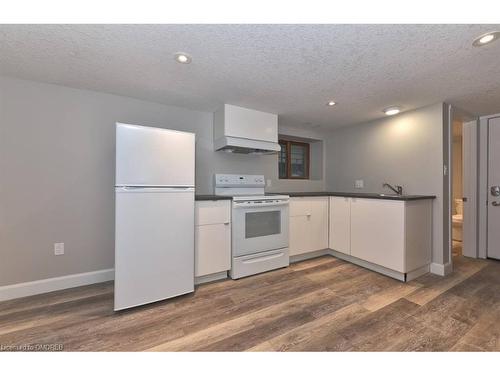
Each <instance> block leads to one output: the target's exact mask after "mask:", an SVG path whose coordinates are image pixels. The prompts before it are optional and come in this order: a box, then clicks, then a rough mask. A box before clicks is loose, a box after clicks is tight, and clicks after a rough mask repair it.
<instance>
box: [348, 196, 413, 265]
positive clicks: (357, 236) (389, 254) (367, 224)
mask: <svg viewBox="0 0 500 375" xmlns="http://www.w3.org/2000/svg"><path fill="white" fill-rule="evenodd" d="M404 250H405V202H404V201H390V200H381V199H357V198H352V199H351V255H352V256H354V257H356V258H360V259H363V260H366V261H368V262H371V263H375V264H378V265H380V266H383V267H386V268H390V269H392V270H395V271H398V272H405V264H404V258H405V257H404V254H405V251H404Z"/></svg>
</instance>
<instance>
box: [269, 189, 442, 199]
mask: <svg viewBox="0 0 500 375" xmlns="http://www.w3.org/2000/svg"><path fill="white" fill-rule="evenodd" d="M271 194H283V195H289V196H290V198H297V197H348V198H365V199H385V200H393V201H415V200H425V199H436V196H435V195H402V196H397V195H384V196H381V195H379V194H377V193H348V192H325V191H322V192H313V191H311V192H283V193H282V192H279V193H274V192H273V193H271Z"/></svg>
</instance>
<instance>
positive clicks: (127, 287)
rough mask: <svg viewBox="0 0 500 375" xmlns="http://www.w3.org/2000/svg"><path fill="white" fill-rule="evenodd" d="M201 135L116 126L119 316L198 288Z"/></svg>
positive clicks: (116, 285) (116, 245) (116, 250)
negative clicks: (196, 217)
mask: <svg viewBox="0 0 500 375" xmlns="http://www.w3.org/2000/svg"><path fill="white" fill-rule="evenodd" d="M194 163H195V135H194V134H193V133H186V132H180V131H175V130H168V129H161V128H152V127H146V126H138V125H129V124H120V123H117V124H116V179H115V307H114V309H115V311H117V310H122V309H126V308H129V307H134V306H139V305H143V304H146V303H150V302H155V301H159V300H163V299H166V298H170V297H175V296H178V295H181V294H185V293H189V292H192V291H193V290H194Z"/></svg>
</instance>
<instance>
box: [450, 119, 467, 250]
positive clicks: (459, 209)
mask: <svg viewBox="0 0 500 375" xmlns="http://www.w3.org/2000/svg"><path fill="white" fill-rule="evenodd" d="M463 148H464V144H463V122H462V121H460V120H454V121H453V123H452V142H451V153H452V158H451V159H452V181H451V243H452V245H451V253H452V259H453V258H455V257H457V256H462V255H463V223H464V194H463V191H464V189H463V181H464V179H463V175H464V173H463V172H464V167H463V153H464V150H463Z"/></svg>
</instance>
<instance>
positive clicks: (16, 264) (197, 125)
mask: <svg viewBox="0 0 500 375" xmlns="http://www.w3.org/2000/svg"><path fill="white" fill-rule="evenodd" d="M117 121H119V122H125V123H134V124H141V125H150V126H158V127H166V128H171V129H178V130H185V131H191V132H195V133H196V136H197V138H196V188H197V193H199V194H207V193H208V194H210V193H212V192H213V186H212V183H213V174H214V173H247V174H264V175H265V176H266V179H271V180H272V182H273V184H272V187H271V189H269V190H270V191H271V190H272V191H279V190H286V191H291V190H323V189H324V181H323V180H320V181H284V180H278V178H277V175H278V164H277V155H269V156H249V155H234V154H226V153H223V152H213V143H212V131H213V115H212V113H209V112H198V111H191V110H186V109H182V108H177V107H171V106H166V105H161V104H156V103H149V102H144V101H140V100H136V99H131V98H125V97H119V96H115V95H109V94H103V93H97V92H92V91H85V90H76V89H71V88H66V87H61V86H55V85H49V84H43V83H36V82H31V81H23V80H18V79H12V78H7V77H0V259H1V261H0V286H2V285H9V284H14V283H19V282H26V281H32V280H38V279H44V278H49V277H57V276H63V275H68V274H74V273H80V272H89V271H95V270H100V269H106V268H113V265H114V188H113V186H114V151H115V122H117ZM54 242H64V243H65V244H66V254H65V255H64V256H57V257H56V256H54V255H53V243H54Z"/></svg>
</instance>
